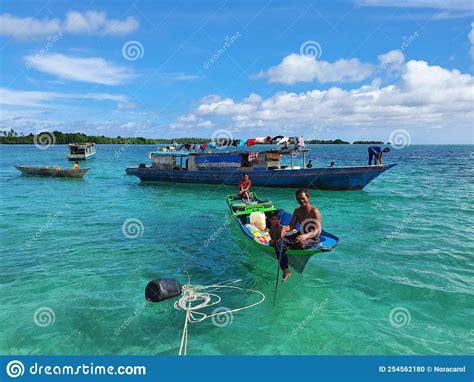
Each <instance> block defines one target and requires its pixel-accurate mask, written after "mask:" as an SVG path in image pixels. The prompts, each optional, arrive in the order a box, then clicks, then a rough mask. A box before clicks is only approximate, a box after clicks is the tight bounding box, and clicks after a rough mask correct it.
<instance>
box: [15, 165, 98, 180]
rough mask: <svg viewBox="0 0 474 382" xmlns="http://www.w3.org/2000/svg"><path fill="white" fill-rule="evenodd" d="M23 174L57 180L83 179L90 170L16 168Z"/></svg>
mask: <svg viewBox="0 0 474 382" xmlns="http://www.w3.org/2000/svg"><path fill="white" fill-rule="evenodd" d="M15 167H16V168H17V169H18V170H20V171H21V172H22V173H23V174H27V175H35V176H48V177H57V178H82V177H83V176H84V175H85V174H86V172H87V171H88V170H89V169H88V168H78V169H59V170H55V169H54V168H47V167H30V166H15Z"/></svg>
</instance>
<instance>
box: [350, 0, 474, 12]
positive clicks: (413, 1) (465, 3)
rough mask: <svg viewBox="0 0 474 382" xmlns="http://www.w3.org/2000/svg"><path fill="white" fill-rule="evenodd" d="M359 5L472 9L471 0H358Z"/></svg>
mask: <svg viewBox="0 0 474 382" xmlns="http://www.w3.org/2000/svg"><path fill="white" fill-rule="evenodd" d="M355 2H356V3H357V4H359V5H365V6H373V7H396V8H403V7H406V8H437V9H452V10H466V11H471V10H472V1H471V0H406V1H400V0H356V1H355Z"/></svg>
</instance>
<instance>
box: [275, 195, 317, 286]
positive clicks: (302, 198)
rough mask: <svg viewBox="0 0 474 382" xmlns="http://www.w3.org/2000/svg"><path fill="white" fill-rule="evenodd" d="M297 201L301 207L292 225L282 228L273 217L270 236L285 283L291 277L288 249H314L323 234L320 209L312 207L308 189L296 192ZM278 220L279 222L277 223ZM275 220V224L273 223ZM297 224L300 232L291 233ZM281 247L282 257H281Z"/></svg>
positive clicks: (291, 222) (292, 219)
mask: <svg viewBox="0 0 474 382" xmlns="http://www.w3.org/2000/svg"><path fill="white" fill-rule="evenodd" d="M296 200H297V202H298V204H299V205H300V207H299V208H297V209H295V211H294V212H293V217H292V218H291V221H290V224H289V225H287V226H282V225H279V224H277V223H279V219H278V216H276V218H275V219H274V217H273V216H272V218H271V220H272V227H271V229H270V236H271V238H272V240H271V241H270V245H272V246H273V247H275V255H276V258H277V259H278V258H280V268H281V269H282V271H283V279H282V281H283V282H284V281H285V280H286V279H287V278H288V277H290V276H291V273H290V271H289V270H288V256H287V255H286V251H287V250H288V249H306V248H311V247H314V246H316V245H317V244H318V242H319V235H320V234H321V227H322V225H321V213H320V212H319V211H318V209H317V208H316V207H314V206H312V205H311V203H310V196H309V193H308V190H307V189H304V188H302V189H299V190H298V191H296ZM277 219H278V222H277ZM273 220H275V222H273ZM296 223H299V224H300V229H299V231H298V232H295V233H290V234H289V235H287V233H288V232H291V231H293V230H294V229H295V226H296ZM280 247H281V257H280Z"/></svg>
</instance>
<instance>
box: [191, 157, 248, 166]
mask: <svg viewBox="0 0 474 382" xmlns="http://www.w3.org/2000/svg"><path fill="white" fill-rule="evenodd" d="M195 162H196V164H206V163H239V164H240V155H202V156H196V159H195Z"/></svg>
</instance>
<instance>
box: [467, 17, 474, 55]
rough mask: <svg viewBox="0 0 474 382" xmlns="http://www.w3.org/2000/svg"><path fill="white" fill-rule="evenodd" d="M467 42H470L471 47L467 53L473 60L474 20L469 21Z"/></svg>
mask: <svg viewBox="0 0 474 382" xmlns="http://www.w3.org/2000/svg"><path fill="white" fill-rule="evenodd" d="M468 37H469V42H470V43H471V48H470V49H469V54H470V55H471V58H472V59H473V60H474V21H473V22H472V23H471V31H470V32H469V36H468Z"/></svg>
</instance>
